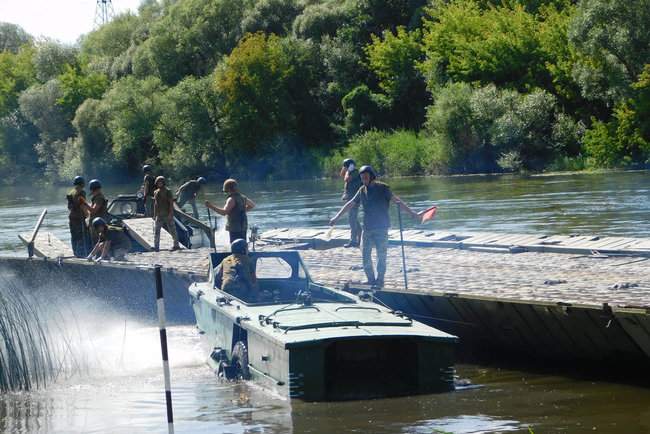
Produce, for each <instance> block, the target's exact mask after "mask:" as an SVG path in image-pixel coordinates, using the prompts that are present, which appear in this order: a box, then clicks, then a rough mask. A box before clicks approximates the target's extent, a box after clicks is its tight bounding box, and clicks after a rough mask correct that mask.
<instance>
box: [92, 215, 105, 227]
mask: <svg viewBox="0 0 650 434" xmlns="http://www.w3.org/2000/svg"><path fill="white" fill-rule="evenodd" d="M100 226H106V222H105V221H104V219H103V218H101V217H95V218H94V219H93V227H94V228H95V229H97V228H98V227H100Z"/></svg>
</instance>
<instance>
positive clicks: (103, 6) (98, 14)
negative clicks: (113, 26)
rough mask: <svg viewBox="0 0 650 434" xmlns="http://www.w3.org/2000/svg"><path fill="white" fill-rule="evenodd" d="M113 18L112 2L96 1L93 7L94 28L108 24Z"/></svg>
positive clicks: (106, 0)
mask: <svg viewBox="0 0 650 434" xmlns="http://www.w3.org/2000/svg"><path fill="white" fill-rule="evenodd" d="M114 16H115V11H114V10H113V2H112V1H111V0H97V5H96V6H95V28H98V27H101V26H103V25H104V24H106V23H108V22H109V21H110V20H112V19H113V17H114Z"/></svg>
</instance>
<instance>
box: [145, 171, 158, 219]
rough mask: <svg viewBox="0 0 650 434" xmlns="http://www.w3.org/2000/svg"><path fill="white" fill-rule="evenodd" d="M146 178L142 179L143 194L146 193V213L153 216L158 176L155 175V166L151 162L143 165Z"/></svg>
mask: <svg viewBox="0 0 650 434" xmlns="http://www.w3.org/2000/svg"><path fill="white" fill-rule="evenodd" d="M142 172H143V173H144V179H143V180H142V194H143V195H144V214H145V216H147V217H153V193H154V191H155V190H156V178H154V176H153V167H151V165H149V164H145V165H144V166H142Z"/></svg>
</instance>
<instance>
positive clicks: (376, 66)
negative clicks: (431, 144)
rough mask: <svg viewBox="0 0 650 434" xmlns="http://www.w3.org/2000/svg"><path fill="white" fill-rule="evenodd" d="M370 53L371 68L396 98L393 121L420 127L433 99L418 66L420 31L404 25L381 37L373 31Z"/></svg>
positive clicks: (381, 83)
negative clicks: (394, 31)
mask: <svg viewBox="0 0 650 434" xmlns="http://www.w3.org/2000/svg"><path fill="white" fill-rule="evenodd" d="M366 53H367V55H368V64H369V69H370V70H372V71H373V72H374V73H375V75H376V76H377V77H378V78H379V87H380V88H381V89H382V90H383V91H384V92H386V94H387V95H388V97H389V98H390V99H391V101H392V106H393V110H392V116H391V119H393V121H392V124H393V125H394V126H400V127H404V128H410V129H419V127H420V125H421V124H422V122H423V121H424V113H425V107H426V106H427V105H428V103H429V102H430V98H429V94H428V93H427V90H426V84H425V82H424V77H423V76H422V74H421V73H420V71H419V70H418V69H417V63H418V62H420V61H421V60H422V58H423V51H422V46H421V45H420V32H419V31H418V30H415V31H413V32H410V33H409V32H407V31H406V29H405V28H404V27H398V28H397V30H396V33H395V34H393V33H392V32H390V31H384V33H383V34H382V37H381V38H380V37H378V36H375V35H372V44H370V45H368V46H367V47H366Z"/></svg>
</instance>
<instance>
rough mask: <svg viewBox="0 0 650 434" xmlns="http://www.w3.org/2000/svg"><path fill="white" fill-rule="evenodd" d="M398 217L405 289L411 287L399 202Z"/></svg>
mask: <svg viewBox="0 0 650 434" xmlns="http://www.w3.org/2000/svg"><path fill="white" fill-rule="evenodd" d="M397 218H398V219H399V240H400V244H401V245H402V271H403V273H404V289H409V281H408V277H407V271H406V254H405V253H404V233H403V228H402V210H400V204H399V203H398V204H397Z"/></svg>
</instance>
